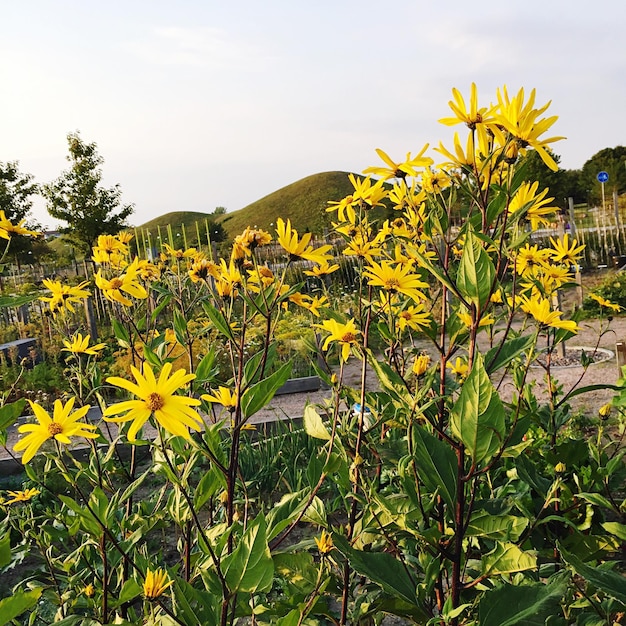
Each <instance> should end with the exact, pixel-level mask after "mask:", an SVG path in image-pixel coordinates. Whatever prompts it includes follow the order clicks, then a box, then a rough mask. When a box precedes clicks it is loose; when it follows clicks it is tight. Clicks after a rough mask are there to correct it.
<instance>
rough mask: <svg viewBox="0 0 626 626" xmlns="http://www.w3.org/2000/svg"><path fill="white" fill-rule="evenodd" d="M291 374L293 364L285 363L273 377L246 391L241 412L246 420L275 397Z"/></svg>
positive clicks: (242, 398) (242, 399)
mask: <svg viewBox="0 0 626 626" xmlns="http://www.w3.org/2000/svg"><path fill="white" fill-rule="evenodd" d="M290 374H291V362H288V363H285V364H284V365H283V366H282V367H281V368H280V369H278V370H277V371H276V372H274V373H273V374H272V375H271V376H268V377H267V378H265V379H263V380H261V381H260V382H258V383H256V384H254V385H252V386H251V387H249V388H248V389H246V390H245V391H244V393H243V395H242V397H241V411H242V413H243V416H244V417H245V418H248V417H251V416H252V415H254V414H255V413H256V412H257V411H260V410H261V409H262V408H263V407H264V406H265V405H267V403H268V402H269V401H270V400H271V399H272V398H273V397H274V394H275V393H276V392H277V391H278V390H279V389H280V387H282V386H283V385H284V384H285V382H286V381H287V379H288V378H289V375H290Z"/></svg>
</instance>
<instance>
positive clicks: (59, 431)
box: [13, 398, 98, 464]
mask: <svg viewBox="0 0 626 626" xmlns="http://www.w3.org/2000/svg"><path fill="white" fill-rule="evenodd" d="M74 401H75V398H70V399H69V400H68V401H67V403H66V404H65V405H63V404H62V403H61V401H60V400H55V401H54V408H53V413H52V417H50V415H49V414H48V412H47V411H46V410H45V409H44V408H43V407H41V406H39V405H38V404H35V403H34V402H33V401H32V400H29V401H28V402H29V403H30V406H31V408H32V410H33V413H34V415H35V418H36V419H37V422H38V423H37V424H23V425H22V426H20V427H18V429H17V430H18V431H19V432H20V433H28V434H27V435H24V437H22V439H20V440H19V441H18V442H17V443H16V444H15V446H13V449H14V450H15V451H16V452H19V451H20V450H24V454H23V455H22V463H23V464H26V463H28V462H29V461H30V460H31V459H32V458H33V457H34V456H35V454H36V452H37V450H39V448H41V446H42V445H43V444H44V442H46V441H47V440H48V439H52V438H54V439H56V440H57V441H58V442H59V443H64V444H70V443H71V439H70V437H86V438H87V439H95V438H97V437H98V434H97V433H94V432H92V431H93V430H95V429H96V426H95V425H94V424H85V423H84V422H79V421H78V420H80V419H82V418H83V417H85V415H86V414H87V411H89V405H87V406H83V407H81V408H80V409H78V410H76V411H74V413H72V409H73V408H74Z"/></svg>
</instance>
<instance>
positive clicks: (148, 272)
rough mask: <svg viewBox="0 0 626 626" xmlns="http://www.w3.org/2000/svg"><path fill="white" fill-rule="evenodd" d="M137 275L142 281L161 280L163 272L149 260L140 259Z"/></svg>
mask: <svg viewBox="0 0 626 626" xmlns="http://www.w3.org/2000/svg"><path fill="white" fill-rule="evenodd" d="M137 274H139V276H140V277H141V279H142V280H146V281H150V280H159V277H160V276H161V270H160V269H159V268H158V267H157V266H156V265H155V264H154V263H151V262H150V261H148V260H147V259H139V260H138V261H137Z"/></svg>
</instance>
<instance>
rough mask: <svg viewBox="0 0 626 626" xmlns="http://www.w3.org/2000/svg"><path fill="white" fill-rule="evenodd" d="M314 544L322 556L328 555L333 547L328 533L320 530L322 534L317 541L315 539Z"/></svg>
mask: <svg viewBox="0 0 626 626" xmlns="http://www.w3.org/2000/svg"><path fill="white" fill-rule="evenodd" d="M315 543H316V544H317V549H318V551H319V553H320V554H321V555H322V556H325V555H326V554H328V553H329V552H330V551H331V550H332V549H333V548H334V547H335V546H334V545H333V538H332V537H331V535H330V533H328V532H326V531H325V530H322V534H321V535H320V538H319V539H318V538H317V537H315Z"/></svg>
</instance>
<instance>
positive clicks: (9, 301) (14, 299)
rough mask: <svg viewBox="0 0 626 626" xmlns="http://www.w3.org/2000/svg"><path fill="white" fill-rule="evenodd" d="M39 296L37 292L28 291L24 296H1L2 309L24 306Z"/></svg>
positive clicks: (0, 305)
mask: <svg viewBox="0 0 626 626" xmlns="http://www.w3.org/2000/svg"><path fill="white" fill-rule="evenodd" d="M38 297H39V294H37V293H28V294H25V295H23V296H0V309H6V308H8V307H20V306H24V305H25V304H28V303H29V302H32V301H33V300H36V299H37V298H38Z"/></svg>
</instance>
